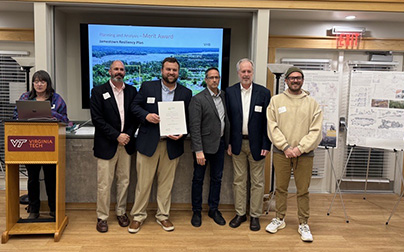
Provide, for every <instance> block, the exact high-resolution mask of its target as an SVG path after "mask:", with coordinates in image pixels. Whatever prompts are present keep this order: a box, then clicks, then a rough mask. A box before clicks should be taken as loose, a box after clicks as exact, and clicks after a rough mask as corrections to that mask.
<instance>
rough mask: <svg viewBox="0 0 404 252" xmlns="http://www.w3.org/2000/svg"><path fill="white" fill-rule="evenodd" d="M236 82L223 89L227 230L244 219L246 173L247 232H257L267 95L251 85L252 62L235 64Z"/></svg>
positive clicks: (265, 147)
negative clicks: (229, 183) (229, 174)
mask: <svg viewBox="0 0 404 252" xmlns="http://www.w3.org/2000/svg"><path fill="white" fill-rule="evenodd" d="M237 74H238V77H239V79H240V82H239V83H237V84H235V85H233V86H231V87H229V88H227V89H226V103H227V114H228V115H229V119H230V125H231V130H230V131H231V132H230V144H229V148H228V149H227V152H228V154H229V155H232V160H233V168H234V172H233V174H234V181H233V188H234V206H235V210H236V216H235V217H234V218H233V219H232V220H231V221H230V223H229V225H230V227H233V228H236V227H238V226H240V224H241V223H242V222H244V221H246V220H247V216H246V205H247V177H248V168H249V171H250V183H251V189H250V211H249V214H250V229H251V230H252V231H258V230H260V228H261V226H260V222H259V217H260V216H261V214H262V203H263V196H264V185H265V181H264V168H265V157H266V155H267V154H268V153H269V151H270V148H271V142H270V140H269V138H268V135H267V130H266V128H267V118H266V109H267V107H268V105H269V100H270V97H271V94H270V92H269V90H268V89H266V88H265V87H263V86H261V85H258V84H255V83H253V82H252V80H253V77H254V63H253V62H252V61H251V60H249V59H241V60H240V61H239V62H238V63H237Z"/></svg>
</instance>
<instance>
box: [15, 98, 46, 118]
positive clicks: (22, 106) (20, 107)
mask: <svg viewBox="0 0 404 252" xmlns="http://www.w3.org/2000/svg"><path fill="white" fill-rule="evenodd" d="M16 104H17V112H18V119H19V120H53V118H52V112H51V105H50V102H49V101H16Z"/></svg>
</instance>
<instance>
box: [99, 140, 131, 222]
mask: <svg viewBox="0 0 404 252" xmlns="http://www.w3.org/2000/svg"><path fill="white" fill-rule="evenodd" d="M130 159H131V156H130V155H129V154H128V153H127V152H126V150H125V147H124V146H122V145H118V148H117V150H116V153H115V155H114V156H113V157H112V158H111V159H109V160H106V159H100V158H98V159H97V218H99V219H101V220H106V219H108V216H109V206H110V203H111V186H112V182H113V181H114V175H115V176H116V207H115V211H116V215H118V216H121V215H123V214H125V213H126V200H127V197H128V187H129V178H130Z"/></svg>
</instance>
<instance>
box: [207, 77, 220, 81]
mask: <svg viewBox="0 0 404 252" xmlns="http://www.w3.org/2000/svg"><path fill="white" fill-rule="evenodd" d="M206 79H208V80H220V76H209V77H206Z"/></svg>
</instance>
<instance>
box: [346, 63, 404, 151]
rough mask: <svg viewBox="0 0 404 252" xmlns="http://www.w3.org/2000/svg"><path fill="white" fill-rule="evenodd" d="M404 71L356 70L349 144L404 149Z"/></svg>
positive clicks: (351, 86)
mask: <svg viewBox="0 0 404 252" xmlns="http://www.w3.org/2000/svg"><path fill="white" fill-rule="evenodd" d="M403 80H404V72H382V71H352V72H351V82H350V96H349V108H348V134H347V144H349V145H357V146H362V147H368V148H379V149H390V150H391V149H397V150H400V149H404V81H403Z"/></svg>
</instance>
